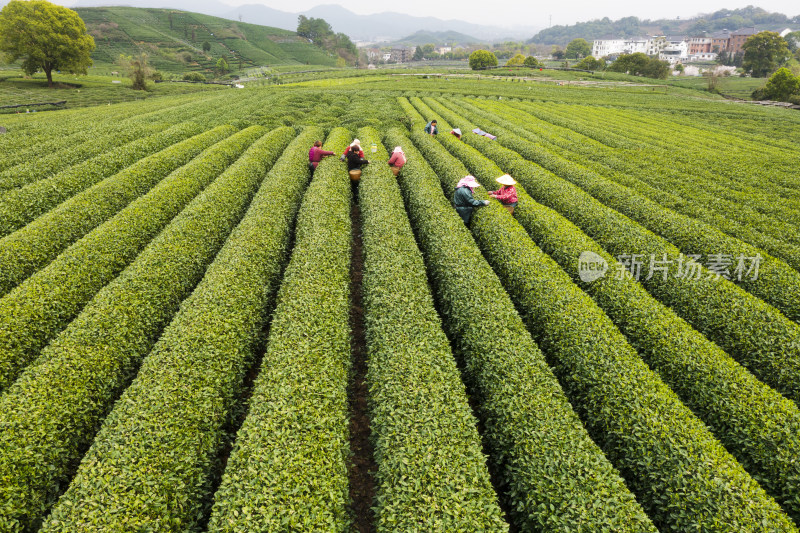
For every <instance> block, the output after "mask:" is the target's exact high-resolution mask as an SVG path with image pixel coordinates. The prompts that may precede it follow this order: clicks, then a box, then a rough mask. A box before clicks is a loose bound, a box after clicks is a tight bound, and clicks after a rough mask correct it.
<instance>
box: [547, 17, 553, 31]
mask: <svg viewBox="0 0 800 533" xmlns="http://www.w3.org/2000/svg"><path fill="white" fill-rule="evenodd" d="M547 27H548V28H552V27H553V15H550V25H548V26H547Z"/></svg>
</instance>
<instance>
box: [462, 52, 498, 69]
mask: <svg viewBox="0 0 800 533" xmlns="http://www.w3.org/2000/svg"><path fill="white" fill-rule="evenodd" d="M496 66H497V56H495V55H494V54H493V53H491V52H490V51H488V50H475V51H474V52H472V53H471V54H470V55H469V68H471V69H472V70H478V69H482V68H486V67H496Z"/></svg>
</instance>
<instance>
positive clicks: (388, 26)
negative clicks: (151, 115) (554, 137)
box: [0, 0, 539, 42]
mask: <svg viewBox="0 0 800 533" xmlns="http://www.w3.org/2000/svg"><path fill="white" fill-rule="evenodd" d="M3 2H7V0H0V5H2V3H3ZM98 6H130V7H148V8H168V9H180V10H182V11H191V12H195V13H203V14H206V15H213V16H216V17H222V18H227V19H230V20H240V19H241V21H243V22H249V23H251V24H260V25H263V26H272V27H275V28H282V29H285V30H292V31H294V30H295V29H297V17H298V16H299V15H305V16H307V17H314V18H322V19H325V21H326V22H328V24H330V25H331V27H332V28H333V31H335V32H337V33H344V34H346V35H348V36H349V37H350V38H351V39H353V40H356V41H379V40H380V41H387V42H388V41H393V40H396V39H401V38H403V37H405V36H407V35H411V34H412V33H414V32H417V31H420V30H425V31H437V32H440V31H455V32H459V33H464V34H467V35H474V36H475V37H477V38H478V39H481V40H484V41H489V40H502V39H525V38H528V37H530V36H531V35H532V34H534V33H536V31H537V30H538V29H539V28H537V27H535V26H509V27H508V28H502V27H497V26H484V25H481V24H472V23H469V22H464V21H460V20H442V19H438V18H434V17H416V16H412V15H405V14H402V13H390V12H386V13H378V14H374V15H359V14H357V13H354V12H352V11H349V10H347V9H345V8H343V7H341V6H338V5H320V6H316V7H314V8H311V9H309V10H307V11H303V12H302V13H291V12H287V11H280V10H277V9H272V8H270V7H267V6H264V5H260V4H245V5H242V6H238V7H231V6H229V5H226V4H223V3H221V2H219V1H217V0H196V1H194V0H78V2H77V4H76V5H75V6H74V7H98Z"/></svg>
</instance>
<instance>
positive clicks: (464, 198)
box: [453, 175, 489, 224]
mask: <svg viewBox="0 0 800 533" xmlns="http://www.w3.org/2000/svg"><path fill="white" fill-rule="evenodd" d="M480 186H481V184H480V183H478V180H476V179H475V176H470V175H467V176H464V177H463V178H461V181H459V182H458V184H457V185H456V192H455V193H453V205H455V207H456V212H458V214H459V215H461V220H463V221H464V224H469V221H470V219H471V218H472V210H473V209H474V208H476V207H479V206H482V205H489V200H476V199H475V198H474V197H473V196H472V193H474V192H475V188H476V187H480Z"/></svg>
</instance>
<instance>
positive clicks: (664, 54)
mask: <svg viewBox="0 0 800 533" xmlns="http://www.w3.org/2000/svg"><path fill="white" fill-rule="evenodd" d="M658 59H660V60H661V61H667V62H668V63H669V64H670V65H674V64H676V63H681V62H683V61H686V60H687V59H689V43H687V42H686V41H682V42H680V43H678V44H672V43H670V44H669V45H668V46H665V47H664V48H662V49H661V51H660V52H659V53H658Z"/></svg>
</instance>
